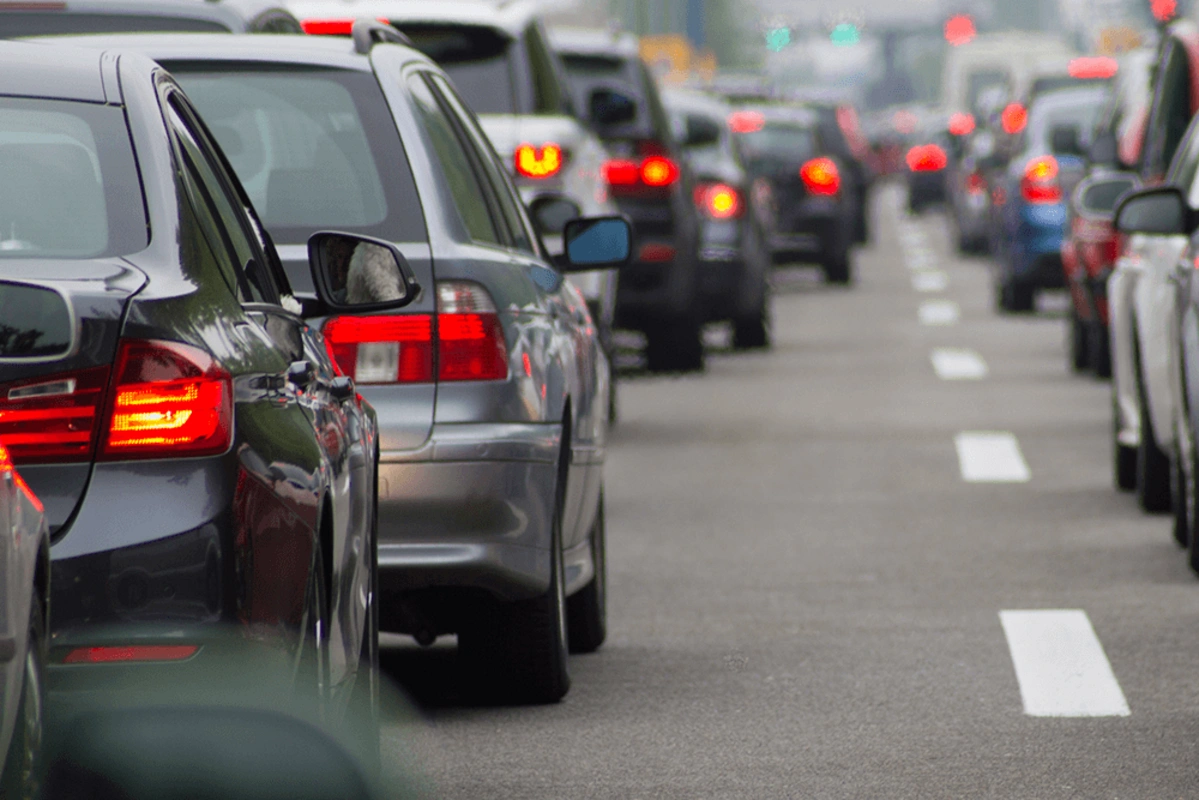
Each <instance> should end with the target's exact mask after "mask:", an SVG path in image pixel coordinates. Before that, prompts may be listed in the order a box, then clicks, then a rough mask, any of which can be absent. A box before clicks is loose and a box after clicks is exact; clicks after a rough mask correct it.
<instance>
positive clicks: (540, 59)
mask: <svg viewBox="0 0 1199 800" xmlns="http://www.w3.org/2000/svg"><path fill="white" fill-rule="evenodd" d="M525 50H526V52H527V53H528V56H529V69H530V71H531V72H532V74H533V113H535V114H565V113H570V112H571V111H572V109H571V103H570V99H569V98H568V97H567V95H566V93H565V91H564V90H563V87H562V85H561V84H560V83H559V82H558V65H557V63H556V58H557V56H555V55H554V54H553V52H551V51H550V49H549V47H548V46H546V43H545V39H544V38H543V37H542V36H541V31H540V30H539V29H538V28H537V26H536V25H530V26H529V27H528V28H527V29H526V30H525Z"/></svg>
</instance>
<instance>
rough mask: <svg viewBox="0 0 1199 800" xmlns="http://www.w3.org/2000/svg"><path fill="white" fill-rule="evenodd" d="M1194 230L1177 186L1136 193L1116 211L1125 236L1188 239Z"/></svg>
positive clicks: (1120, 228)
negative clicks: (1147, 235) (1135, 234)
mask: <svg viewBox="0 0 1199 800" xmlns="http://www.w3.org/2000/svg"><path fill="white" fill-rule="evenodd" d="M1191 227H1192V225H1191V213H1190V209H1188V208H1187V205H1186V202H1185V201H1184V200H1183V198H1182V192H1180V191H1179V190H1178V189H1177V188H1176V187H1173V186H1159V187H1155V188H1153V189H1142V190H1141V191H1139V192H1133V193H1132V194H1130V195H1128V196H1127V197H1125V198H1124V199H1123V200H1122V201H1121V202H1120V205H1119V207H1118V208H1117V209H1116V230H1118V231H1120V232H1121V233H1152V234H1158V235H1160V236H1185V235H1186V234H1188V233H1190V230H1191Z"/></svg>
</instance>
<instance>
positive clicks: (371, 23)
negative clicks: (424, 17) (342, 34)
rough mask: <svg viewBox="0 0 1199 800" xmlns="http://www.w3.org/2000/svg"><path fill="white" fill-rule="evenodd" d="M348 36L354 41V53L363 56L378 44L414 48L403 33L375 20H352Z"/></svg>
mask: <svg viewBox="0 0 1199 800" xmlns="http://www.w3.org/2000/svg"><path fill="white" fill-rule="evenodd" d="M343 30H344V29H343ZM350 36H351V37H353V39H354V52H355V53H358V54H359V55H363V56H365V55H369V54H370V52H371V48H372V47H374V46H375V45H376V44H379V43H380V42H391V43H392V44H403V45H407V46H408V47H413V46H414V45H413V44H412V40H411V39H409V38H408V37H407V36H406V35H404V33H403V31H401V30H400V29H398V28H396V27H395V26H393V25H389V24H387V23H386V22H380V21H379V20H377V19H356V20H354V26H353V27H352V28H350Z"/></svg>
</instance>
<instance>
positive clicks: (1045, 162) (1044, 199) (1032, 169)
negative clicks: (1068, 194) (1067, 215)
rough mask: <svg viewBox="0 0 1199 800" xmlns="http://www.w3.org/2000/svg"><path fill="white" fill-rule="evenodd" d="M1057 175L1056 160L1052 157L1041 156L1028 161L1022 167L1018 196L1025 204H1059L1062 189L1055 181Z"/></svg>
mask: <svg viewBox="0 0 1199 800" xmlns="http://www.w3.org/2000/svg"><path fill="white" fill-rule="evenodd" d="M1057 174H1058V164H1057V159H1056V158H1054V157H1053V156H1041V157H1039V158H1034V159H1032V160H1031V161H1029V162H1028V165H1027V166H1025V167H1024V178H1023V179H1022V180H1021V181H1020V194H1021V195H1023V197H1024V200H1025V202H1027V203H1033V204H1041V203H1058V202H1061V199H1062V187H1061V185H1060V184H1059V183H1058V181H1057Z"/></svg>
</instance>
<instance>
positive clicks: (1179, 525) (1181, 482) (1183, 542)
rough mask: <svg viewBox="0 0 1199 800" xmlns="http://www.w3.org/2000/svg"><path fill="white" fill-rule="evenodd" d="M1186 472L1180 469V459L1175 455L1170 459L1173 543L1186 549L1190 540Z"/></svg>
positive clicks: (1190, 500)
mask: <svg viewBox="0 0 1199 800" xmlns="http://www.w3.org/2000/svg"><path fill="white" fill-rule="evenodd" d="M1187 483H1188V480H1187V476H1186V470H1184V469H1183V468H1182V459H1181V458H1179V457H1178V456H1177V455H1176V456H1175V457H1173V458H1171V459H1170V501H1171V511H1172V514H1173V517H1174V525H1173V531H1172V532H1173V534H1174V542H1175V544H1177V545H1178V546H1179V547H1184V548H1185V547H1186V546H1187V542H1188V541H1189V539H1190V528H1191V526H1190V516H1191V515H1190V505H1189V504H1190V503H1191V502H1192V497H1191V494H1192V493H1189V492H1188V487H1187Z"/></svg>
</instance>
